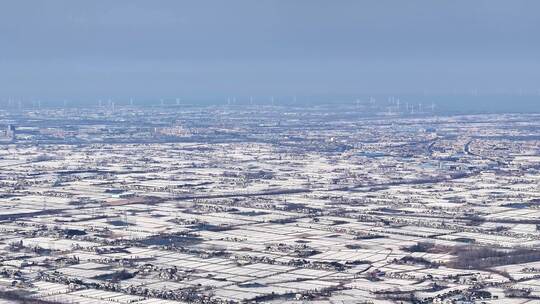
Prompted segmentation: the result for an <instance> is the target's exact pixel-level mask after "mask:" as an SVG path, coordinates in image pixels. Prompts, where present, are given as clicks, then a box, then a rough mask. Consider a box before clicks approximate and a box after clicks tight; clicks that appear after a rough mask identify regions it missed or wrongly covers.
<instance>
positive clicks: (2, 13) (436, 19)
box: [0, 0, 540, 100]
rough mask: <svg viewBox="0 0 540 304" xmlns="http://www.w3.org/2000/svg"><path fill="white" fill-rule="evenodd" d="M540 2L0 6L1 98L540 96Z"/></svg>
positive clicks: (304, 0)
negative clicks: (458, 94)
mask: <svg viewBox="0 0 540 304" xmlns="http://www.w3.org/2000/svg"><path fill="white" fill-rule="evenodd" d="M538 37H540V1H534V0H529V1H526V0H512V1H510V0H508V1H500V0H466V1H462V0H452V1H450V0H448V1H443V0H441V1H433V0H410V1H401V0H394V1H389V0H373V1H362V0H356V1H348V0H338V1H330V0H328V1H320V0H282V1H269V0H256V1H238V0H227V1H225V0H222V1H208V0H197V1H182V0H152V1H137V0H129V1H127V0H126V1H125V0H115V1H110V0H92V1H85V0H48V1H35V0H17V1H8V0H0V99H6V98H8V97H12V98H20V99H42V100H52V99H72V100H96V99H99V98H114V99H125V98H129V97H132V98H135V99H141V100H143V99H153V98H174V97H177V96H178V97H181V98H183V99H193V100H204V99H220V98H226V96H239V98H240V97H241V96H250V95H252V96H255V97H256V98H267V97H268V96H270V95H274V96H292V95H297V96H305V98H307V96H319V97H320V96H323V97H324V98H329V99H331V98H334V97H336V98H337V97H339V98H346V97H347V96H355V95H363V94H377V93H381V94H416V93H422V92H426V91H428V92H434V93H450V92H470V91H471V90H474V89H477V90H479V91H480V92H490V93H515V92H518V90H522V92H525V93H531V94H533V93H534V94H540V83H539V81H538V80H539V79H540V60H539V59H540V58H539V57H540V55H539V54H540V39H538Z"/></svg>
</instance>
